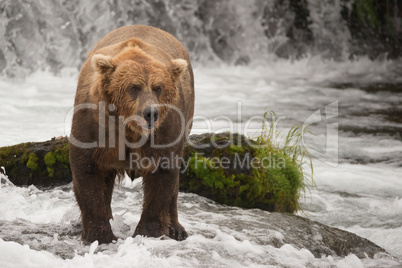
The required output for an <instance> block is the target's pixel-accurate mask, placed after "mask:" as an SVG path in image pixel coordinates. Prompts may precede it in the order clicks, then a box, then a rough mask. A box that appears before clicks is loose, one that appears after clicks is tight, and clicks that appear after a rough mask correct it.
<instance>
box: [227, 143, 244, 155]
mask: <svg viewBox="0 0 402 268" xmlns="http://www.w3.org/2000/svg"><path fill="white" fill-rule="evenodd" d="M227 148H228V149H227V150H228V152H229V153H231V154H236V153H243V152H244V151H245V148H244V147H241V146H237V145H232V146H228V147H227Z"/></svg>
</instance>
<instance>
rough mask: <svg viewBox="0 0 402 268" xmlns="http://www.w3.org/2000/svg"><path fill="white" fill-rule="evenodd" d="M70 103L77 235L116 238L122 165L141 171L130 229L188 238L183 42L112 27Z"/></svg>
mask: <svg viewBox="0 0 402 268" xmlns="http://www.w3.org/2000/svg"><path fill="white" fill-rule="evenodd" d="M74 106H75V107H74V116H73V123H72V129H71V135H70V163H71V170H72V173H73V189H74V193H75V196H76V199H77V202H78V205H79V207H80V210H81V217H82V239H83V240H84V241H86V242H93V241H95V240H98V241H99V243H110V242H111V241H112V240H116V237H115V236H114V234H113V232H112V230H111V226H110V223H109V220H110V219H112V218H113V216H112V210H111V206H110V203H111V199H112V193H113V186H114V183H115V178H116V175H119V176H122V174H124V172H125V171H126V170H135V173H136V174H138V175H141V176H143V189H144V201H143V211H142V214H141V219H140V221H139V223H138V225H137V228H136V230H135V232H134V235H133V236H136V235H144V236H151V237H159V236H162V235H167V236H169V237H171V238H173V239H176V240H184V239H186V237H187V236H188V235H187V233H186V231H185V229H184V228H183V226H181V224H180V223H179V221H178V214H177V196H178V190H179V170H180V164H181V157H182V154H183V146H184V143H185V141H186V138H187V136H188V134H189V132H190V130H191V126H192V118H193V112H194V77H193V71H192V68H191V64H190V60H189V56H188V53H187V51H186V50H185V48H184V47H183V46H182V45H181V44H180V42H179V41H177V40H176V39H175V38H174V37H173V36H172V35H170V34H169V33H167V32H164V31H162V30H159V29H156V28H153V27H149V26H140V25H138V26H125V27H121V28H119V29H116V30H114V31H112V32H110V33H109V34H107V35H106V36H105V37H104V38H103V39H102V40H101V41H100V42H99V43H98V44H97V45H96V47H95V48H94V49H93V50H92V51H91V52H90V53H89V55H88V59H87V61H86V62H85V63H84V65H83V67H82V69H81V72H80V76H79V80H78V86H77V93H76V97H75V104H74ZM161 159H164V160H165V161H164V162H163V161H160V160H161ZM166 159H170V162H171V163H169V164H166V163H165V162H166ZM160 163H165V164H164V165H161V164H160Z"/></svg>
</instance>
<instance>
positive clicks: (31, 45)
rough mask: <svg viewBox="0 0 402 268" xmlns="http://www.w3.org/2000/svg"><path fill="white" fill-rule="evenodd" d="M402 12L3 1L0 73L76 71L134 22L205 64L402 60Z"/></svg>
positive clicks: (391, 7) (388, 2) (340, 4)
mask: <svg viewBox="0 0 402 268" xmlns="http://www.w3.org/2000/svg"><path fill="white" fill-rule="evenodd" d="M364 2H367V3H364ZM377 2H378V3H380V2H381V3H385V4H381V3H380V4H378V7H377V6H370V4H371V5H373V3H374V4H375V3H377ZM399 2H400V1H399ZM374 8H377V9H378V8H383V9H382V10H380V9H378V10H379V11H378V12H377V13H378V14H379V13H381V12H382V13H381V14H383V13H384V14H385V15H383V17H380V15H378V14H377V15H376V14H374V13H373V12H374V11H376V10H377V9H374ZM373 10H374V11H373ZM384 10H385V11H384ZM367 14H368V15H367ZM373 14H374V15H376V16H377V17H375V18H374V19H373V16H374V15H373ZM401 14H402V4H401V3H398V0H384V1H382V0H378V1H377V0H374V1H365V0H321V1H316V0H247V1H240V0H221V1H215V0H184V1H183V0H122V1H116V0H107V1H79V0H68V1H67V0H54V1H50V0H35V1H33V0H3V1H1V3H0V36H1V38H0V74H2V75H5V76H9V77H24V76H26V75H27V74H29V73H31V72H33V71H35V70H37V69H50V70H51V71H54V72H57V71H59V70H60V69H61V68H62V67H77V68H79V66H80V65H81V64H82V62H83V61H84V60H85V57H86V54H87V53H88V51H89V50H91V48H92V47H93V46H94V45H95V44H96V42H97V41H98V40H100V39H101V38H102V37H103V36H104V35H105V34H106V33H108V32H109V31H111V30H113V29H115V28H117V27H120V26H123V25H130V24H146V25H151V26H155V27H158V28H161V29H164V30H166V31H168V32H170V33H172V34H173V35H175V36H176V37H177V38H178V39H179V40H180V41H181V42H182V43H183V44H184V45H185V47H186V48H187V49H188V50H189V52H190V55H191V58H192V60H193V61H194V62H197V63H200V64H211V63H212V64H216V63H221V62H224V63H227V64H255V63H257V64H267V63H268V62H269V61H270V60H272V59H274V58H276V57H282V58H292V59H295V58H298V57H301V56H303V55H306V54H313V55H316V54H318V55H321V56H323V57H325V58H333V59H336V60H344V59H348V58H350V57H351V56H354V55H365V54H367V55H369V56H371V57H377V56H379V55H381V54H388V56H392V57H399V55H400V51H401V36H402V27H401V24H402V23H401V22H402V19H401V16H402V15H401ZM366 15H367V16H366ZM363 26H364V27H365V28H364V27H363ZM362 28H364V29H363V30H362ZM367 40H369V41H367Z"/></svg>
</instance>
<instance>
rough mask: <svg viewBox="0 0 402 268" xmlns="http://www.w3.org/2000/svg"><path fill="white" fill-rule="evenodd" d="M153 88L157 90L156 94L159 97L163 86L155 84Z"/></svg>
mask: <svg viewBox="0 0 402 268" xmlns="http://www.w3.org/2000/svg"><path fill="white" fill-rule="evenodd" d="M152 90H153V91H154V92H155V94H156V96H157V97H158V98H159V96H160V95H161V93H162V87H161V86H154V87H153V88H152Z"/></svg>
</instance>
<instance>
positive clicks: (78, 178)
mask: <svg viewBox="0 0 402 268" xmlns="http://www.w3.org/2000/svg"><path fill="white" fill-rule="evenodd" d="M115 176H116V173H115V172H109V173H108V174H103V173H99V174H90V173H85V174H84V175H78V174H74V176H73V189H74V193H75V197H76V199H77V202H78V205H79V207H80V209H81V220H82V240H84V241H85V242H87V243H92V242H94V241H95V240H98V242H99V243H100V244H102V243H110V242H112V241H113V240H117V238H116V236H115V235H114V234H113V232H112V228H111V226H110V223H109V220H110V219H112V218H113V216H112V209H111V207H110V203H111V200H112V193H113V187H114V180H115Z"/></svg>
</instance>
